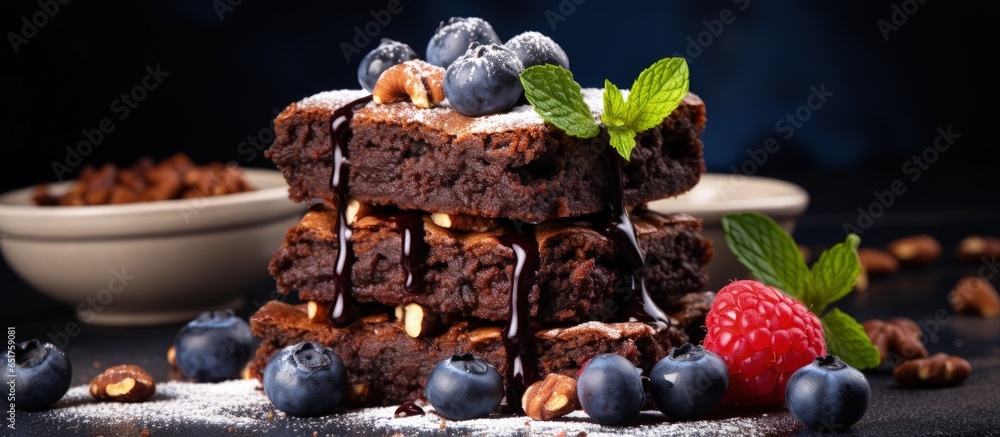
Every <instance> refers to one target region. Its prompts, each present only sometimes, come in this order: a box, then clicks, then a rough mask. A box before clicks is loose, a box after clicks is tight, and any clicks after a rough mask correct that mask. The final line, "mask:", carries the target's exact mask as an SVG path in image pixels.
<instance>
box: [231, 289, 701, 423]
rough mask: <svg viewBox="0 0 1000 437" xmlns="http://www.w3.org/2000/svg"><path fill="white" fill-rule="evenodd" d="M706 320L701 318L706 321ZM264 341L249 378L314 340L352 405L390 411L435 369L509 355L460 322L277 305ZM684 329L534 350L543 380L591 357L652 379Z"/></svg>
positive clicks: (624, 327)
mask: <svg viewBox="0 0 1000 437" xmlns="http://www.w3.org/2000/svg"><path fill="white" fill-rule="evenodd" d="M702 319H703V316H702ZM250 327H251V329H252V330H253V332H254V334H255V335H257V336H258V337H260V338H261V339H262V341H261V344H260V348H259V349H258V350H257V355H256V357H255V358H254V360H253V362H251V366H250V371H251V374H253V375H254V376H256V377H257V378H258V379H259V378H260V377H261V375H262V374H263V371H264V367H266V365H267V362H268V361H269V360H270V358H271V357H272V356H273V355H274V353H275V352H277V351H278V350H281V349H282V348H284V347H285V346H288V345H292V344H295V343H299V342H302V341H315V342H318V343H321V344H324V345H326V346H329V347H330V348H332V349H333V351H334V352H336V353H337V355H338V356H339V357H340V359H341V360H342V361H343V362H344V365H345V367H346V368H347V374H348V379H349V389H348V397H347V404H348V405H350V406H370V405H392V404H398V403H402V402H406V401H412V400H415V399H422V398H424V384H425V382H426V381H427V376H428V375H429V374H430V372H431V369H433V368H434V366H435V365H436V364H437V363H439V362H441V361H442V360H444V359H446V358H448V357H450V356H451V355H453V354H458V353H463V352H472V353H473V354H475V355H477V356H479V357H482V358H483V359H485V360H486V361H488V362H490V364H492V365H493V366H495V367H496V368H497V370H498V371H499V372H500V374H501V375H505V374H506V373H505V367H506V355H505V352H504V346H503V343H502V341H501V328H500V327H497V326H486V325H473V324H471V322H468V321H462V322H457V323H454V324H453V325H451V327H450V328H448V330H447V331H445V332H444V333H443V334H441V335H439V336H436V337H426V338H413V337H410V336H409V335H407V334H406V332H405V331H404V329H403V326H402V324H401V323H399V322H397V321H395V320H393V319H392V317H390V316H389V315H388V314H377V315H371V316H367V317H364V318H362V319H359V320H358V321H357V322H355V323H353V324H352V325H350V326H348V327H347V328H343V329H338V328H334V327H332V326H329V325H327V324H322V323H312V322H310V321H309V319H308V317H307V314H306V308H305V306H302V305H300V306H293V305H289V304H286V303H284V302H279V301H272V302H269V303H267V304H266V305H264V306H263V307H262V308H261V309H260V310H259V311H258V312H257V314H255V315H254V316H253V317H251V319H250ZM684 328H685V327H684V326H681V325H676V324H675V325H674V326H672V327H670V328H668V329H660V330H656V329H654V328H653V327H651V326H649V325H647V324H644V323H638V322H624V323H600V322H586V323H582V324H579V325H575V326H570V327H560V328H544V329H538V330H537V331H536V332H535V352H536V353H537V355H538V368H539V370H540V373H541V374H542V376H544V375H546V374H549V373H562V374H566V375H572V376H574V377H575V376H576V374H577V372H578V371H579V369H580V367H581V366H582V365H583V364H584V363H586V361H587V360H589V359H590V358H592V357H594V356H596V355H599V354H604V353H614V354H618V355H621V356H623V357H625V358H627V359H628V360H629V361H631V362H632V363H633V364H635V365H636V366H637V367H640V368H642V369H643V370H644V373H645V374H647V375H648V374H649V372H650V370H651V369H652V367H653V365H655V364H656V363H657V361H659V360H660V359H661V358H663V357H664V356H666V354H667V352H669V350H670V347H672V346H678V345H680V344H681V343H683V342H685V341H687V336H686V335H685V334H684V333H683V331H682V330H683V329H684Z"/></svg>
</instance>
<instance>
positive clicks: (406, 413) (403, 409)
mask: <svg viewBox="0 0 1000 437" xmlns="http://www.w3.org/2000/svg"><path fill="white" fill-rule="evenodd" d="M424 414H426V413H424V409H423V408H420V406H419V405H417V404H415V403H413V402H403V404H402V405H400V406H399V408H397V409H396V412H395V413H393V414H392V417H395V418H397V419H402V418H404V417H411V416H423V415H424Z"/></svg>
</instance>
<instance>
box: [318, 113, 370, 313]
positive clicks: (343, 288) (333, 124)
mask: <svg viewBox="0 0 1000 437" xmlns="http://www.w3.org/2000/svg"><path fill="white" fill-rule="evenodd" d="M371 100H372V96H367V97H362V98H360V99H357V100H355V101H353V102H351V103H348V104H346V105H344V106H342V107H341V108H339V109H337V110H336V111H333V114H332V115H331V116H330V141H331V142H332V143H333V176H332V177H331V178H330V190H331V191H333V194H334V196H335V197H336V199H335V200H336V201H337V244H338V249H337V264H336V265H335V267H334V269H333V302H332V304H331V305H330V314H329V317H328V319H329V320H330V324H331V325H333V326H335V327H338V328H343V327H345V326H347V325H350V324H351V322H353V321H354V318H355V312H356V308H355V307H354V302H352V301H351V295H350V293H351V287H352V285H353V284H352V280H351V266H352V265H354V248H353V246H352V244H351V234H352V231H351V227H350V226H348V225H347V183H348V182H347V181H348V177H349V176H350V163H349V162H348V159H347V143H348V142H349V141H350V140H351V136H352V135H353V132H352V131H351V118H352V117H354V111H355V108H356V107H357V106H358V105H363V104H366V103H368V102H370V101H371Z"/></svg>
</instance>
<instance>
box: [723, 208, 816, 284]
mask: <svg viewBox="0 0 1000 437" xmlns="http://www.w3.org/2000/svg"><path fill="white" fill-rule="evenodd" d="M722 229H723V231H725V233H726V244H727V245H729V249H730V250H732V252H733V254H734V255H736V258H737V259H739V260H740V262H741V263H743V265H744V266H746V267H747V268H748V269H750V273H753V274H754V276H756V277H758V278H760V280H761V281H764V283H765V284H767V285H770V286H773V287H775V288H777V289H779V290H781V291H784V292H785V293H786V294H788V295H789V296H792V297H794V298H796V299H798V300H803V297H804V294H805V291H806V288H807V286H808V283H809V269H808V268H807V267H806V261H805V259H803V258H802V252H799V248H798V246H796V245H795V240H792V236H791V235H788V233H787V232H785V230H784V229H781V226H778V223H776V222H775V221H774V220H773V219H771V218H770V217H768V216H766V215H763V214H759V213H754V212H751V213H744V214H729V215H726V216H725V217H723V218H722Z"/></svg>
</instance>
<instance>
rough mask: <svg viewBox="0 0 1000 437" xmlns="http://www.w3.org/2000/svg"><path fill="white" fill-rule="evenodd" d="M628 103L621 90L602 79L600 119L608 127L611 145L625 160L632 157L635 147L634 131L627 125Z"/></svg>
mask: <svg viewBox="0 0 1000 437" xmlns="http://www.w3.org/2000/svg"><path fill="white" fill-rule="evenodd" d="M627 116H628V105H627V104H626V103H625V99H624V98H622V92H621V90H619V89H618V87H617V86H615V84H613V83H611V81H610V80H607V79H605V80H604V113H603V114H601V121H602V122H604V125H605V126H607V127H608V136H609V137H610V142H611V147H614V149H615V150H616V151H617V152H618V154H619V155H621V156H622V158H625V160H626V161H628V160H630V159H631V158H632V149H635V131H634V130H632V129H630V128H629V127H628V126H627V123H628V121H627V120H626V117H627Z"/></svg>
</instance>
